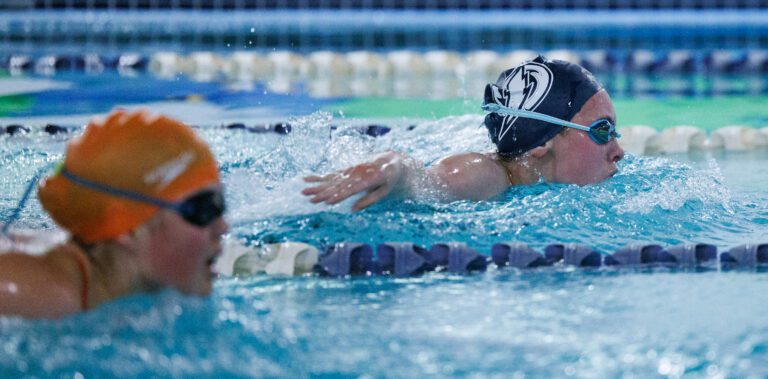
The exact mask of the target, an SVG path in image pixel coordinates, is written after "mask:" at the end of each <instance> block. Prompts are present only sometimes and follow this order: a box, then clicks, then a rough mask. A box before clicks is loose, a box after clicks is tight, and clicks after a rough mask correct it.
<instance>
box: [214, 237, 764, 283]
mask: <svg viewBox="0 0 768 379" xmlns="http://www.w3.org/2000/svg"><path fill="white" fill-rule="evenodd" d="M224 251H225V252H224V254H223V256H222V257H221V258H220V259H219V261H218V262H217V264H216V269H217V272H219V273H221V274H224V275H236V276H242V275H253V274H259V273H266V274H280V275H301V274H307V273H314V274H316V275H319V276H329V277H350V276H375V275H390V276H398V277H407V276H418V275H422V274H424V273H427V272H432V271H436V272H448V273H453V274H468V273H475V272H484V271H487V270H488V269H489V268H491V267H493V268H496V269H508V268H515V269H535V268H541V267H550V266H556V267H557V266H573V267H580V268H586V269H599V268H601V267H605V268H619V267H633V268H650V267H667V268H683V269H704V270H723V271H726V270H731V269H743V268H748V269H759V270H760V271H765V270H768V243H760V244H744V245H739V246H736V247H733V248H731V249H729V250H727V251H723V252H721V253H718V248H717V246H715V245H711V244H703V243H698V244H696V243H694V244H682V245H675V246H668V247H664V246H662V245H658V244H633V245H627V246H624V247H622V248H620V249H618V250H616V251H615V252H613V253H610V254H604V253H602V252H599V251H597V250H596V249H593V248H591V247H589V246H586V245H580V244H561V243H558V244H550V245H547V246H546V247H545V248H544V251H543V252H539V251H536V250H535V249H533V248H531V247H529V246H528V245H526V244H523V243H514V242H502V243H497V244H494V245H493V246H492V247H491V251H490V255H484V254H481V253H479V252H478V251H477V250H475V249H473V248H471V247H470V246H468V245H467V244H465V243H462V242H440V243H436V244H434V245H432V246H431V247H430V248H426V247H423V246H420V245H417V244H414V243H411V242H386V243H381V244H378V245H376V246H375V248H374V246H372V245H369V244H366V243H356V242H341V243H336V244H334V245H331V246H329V247H328V248H327V249H325V251H324V252H320V250H319V249H317V248H316V247H314V246H311V245H308V244H305V243H298V242H286V243H277V244H268V245H264V246H258V247H247V246H245V245H242V244H240V243H239V242H237V241H229V242H228V243H227V245H226V248H225V249H224Z"/></svg>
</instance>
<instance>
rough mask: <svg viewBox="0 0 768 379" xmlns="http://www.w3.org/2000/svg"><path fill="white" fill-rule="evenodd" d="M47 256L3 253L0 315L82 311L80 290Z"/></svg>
mask: <svg viewBox="0 0 768 379" xmlns="http://www.w3.org/2000/svg"><path fill="white" fill-rule="evenodd" d="M62 275H63V273H62V271H61V270H60V269H59V270H57V269H56V268H55V267H52V263H51V262H50V261H49V260H48V259H46V258H44V257H35V256H31V255H28V254H22V253H2V254H0V315H15V316H22V317H28V318H58V317H62V316H64V315H67V314H71V313H76V312H79V311H80V299H79V292H78V291H77V289H75V288H72V286H71V285H68V283H67V281H66V280H64V278H63V277H62Z"/></svg>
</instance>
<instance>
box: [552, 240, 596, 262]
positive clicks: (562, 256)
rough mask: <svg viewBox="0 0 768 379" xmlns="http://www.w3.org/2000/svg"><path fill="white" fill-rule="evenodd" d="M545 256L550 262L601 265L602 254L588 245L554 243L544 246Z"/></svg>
mask: <svg viewBox="0 0 768 379" xmlns="http://www.w3.org/2000/svg"><path fill="white" fill-rule="evenodd" d="M544 257H546V259H547V261H549V262H550V264H555V263H558V262H562V263H563V264H566V265H568V266H578V267H600V266H601V265H602V262H603V258H602V255H601V254H600V253H599V252H597V251H596V250H593V249H592V248H591V247H589V246H586V245H578V244H552V245H549V246H547V247H546V248H544Z"/></svg>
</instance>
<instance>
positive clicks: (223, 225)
mask: <svg viewBox="0 0 768 379" xmlns="http://www.w3.org/2000/svg"><path fill="white" fill-rule="evenodd" d="M213 223H214V231H215V233H214V234H215V235H216V236H217V237H219V236H221V235H223V234H224V233H226V232H227V231H228V230H229V224H228V223H227V220H225V219H224V217H219V218H218V219H216V221H214V222H213Z"/></svg>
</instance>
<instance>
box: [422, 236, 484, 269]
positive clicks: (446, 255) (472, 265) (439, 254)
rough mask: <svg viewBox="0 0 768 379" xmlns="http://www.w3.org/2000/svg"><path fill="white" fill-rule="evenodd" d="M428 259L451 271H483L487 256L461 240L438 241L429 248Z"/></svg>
mask: <svg viewBox="0 0 768 379" xmlns="http://www.w3.org/2000/svg"><path fill="white" fill-rule="evenodd" d="M429 255H430V257H429V260H430V261H431V262H432V263H433V264H434V265H435V266H438V267H445V269H446V271H448V272H451V273H457V274H460V273H465V272H471V271H485V269H486V268H487V267H488V258H487V257H486V256H484V255H481V254H479V253H478V252H477V251H475V250H473V249H472V248H470V247H469V246H467V244H465V243H461V242H448V243H438V244H434V245H432V248H431V249H430V250H429Z"/></svg>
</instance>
